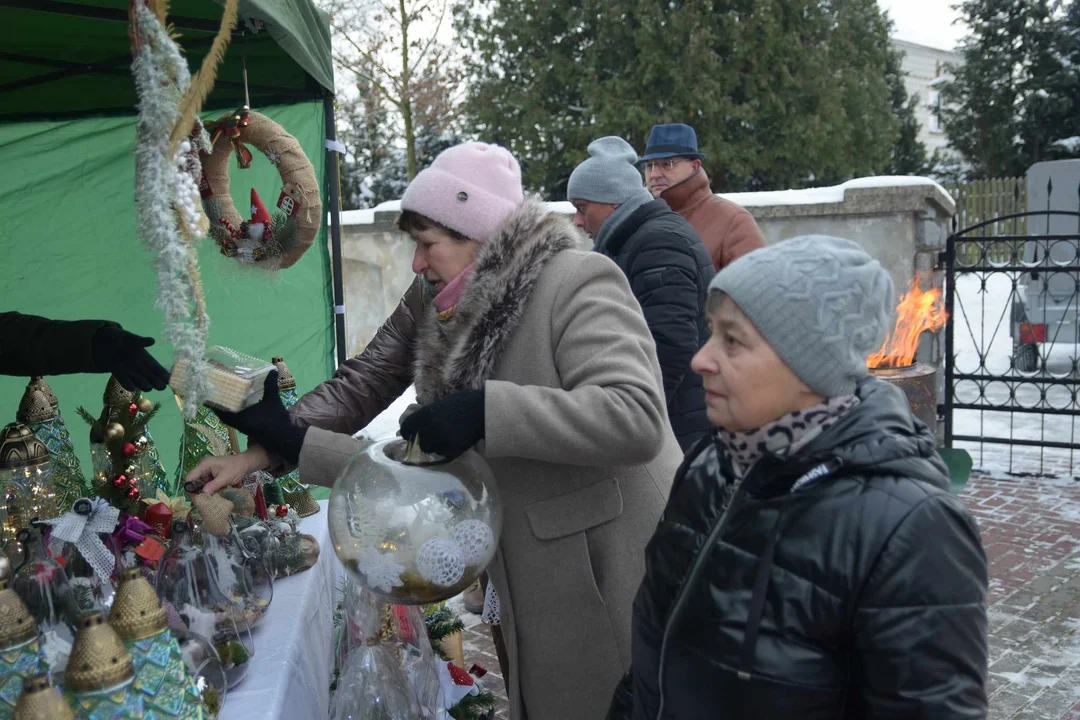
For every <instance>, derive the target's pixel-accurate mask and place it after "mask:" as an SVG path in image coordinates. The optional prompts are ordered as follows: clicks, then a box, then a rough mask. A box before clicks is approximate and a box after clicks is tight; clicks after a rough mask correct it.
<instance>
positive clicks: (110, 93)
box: [0, 0, 334, 122]
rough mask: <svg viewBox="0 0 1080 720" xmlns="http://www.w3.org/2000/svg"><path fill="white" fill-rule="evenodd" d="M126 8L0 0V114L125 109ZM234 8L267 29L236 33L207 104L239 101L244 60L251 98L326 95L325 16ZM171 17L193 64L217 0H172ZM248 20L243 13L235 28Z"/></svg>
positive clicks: (259, 5)
mask: <svg viewBox="0 0 1080 720" xmlns="http://www.w3.org/2000/svg"><path fill="white" fill-rule="evenodd" d="M127 7H128V0H78V2H72V1H71V0H68V1H66V2H57V1H56V0H4V1H3V2H0V122H2V121H3V120H4V119H6V118H26V117H45V116H48V117H52V118H55V117H58V116H73V115H83V114H88V113H96V114H104V113H113V114H115V113H124V114H126V113H130V112H132V110H133V108H134V106H135V102H136V97H135V88H134V84H133V83H132V81H131V74H130V72H129V68H130V65H131V45H130V40H129V38H128V33H127ZM240 14H241V17H242V18H244V20H246V21H252V20H257V21H261V22H262V23H264V27H265V29H264V31H263V32H259V33H251V32H250V31H247V32H245V34H244V35H243V36H242V37H241V36H239V34H238V33H236V34H234V38H233V42H232V45H231V46H230V48H229V51H228V54H227V56H226V59H225V62H224V63H223V65H222V67H221V68H220V70H219V71H218V82H217V84H216V85H215V87H214V92H213V94H212V95H211V97H210V101H209V103H208V104H207V107H229V106H240V105H242V104H243V99H244V93H243V66H244V64H245V62H246V65H247V69H248V83H249V86H250V89H251V103H252V106H253V107H260V106H266V105H269V104H272V103H277V102H291V101H296V100H309V99H312V98H316V97H322V96H324V95H332V94H333V88H334V69H333V60H332V57H331V46H330V25H329V21H328V20H327V18H326V15H325V14H324V13H322V12H321V11H319V10H317V9H315V7H314V5H312V3H311V1H310V0H241V2H240ZM168 19H169V22H171V23H172V24H173V26H174V28H175V31H176V33H177V34H178V35H179V41H180V44H181V45H182V46H183V47H184V50H185V52H186V54H187V56H188V64H189V66H190V67H191V70H192V72H194V71H196V70H197V69H198V67H199V64H200V63H201V62H202V58H203V56H204V55H205V53H206V51H207V49H208V47H209V43H210V41H211V40H212V39H213V37H214V35H215V34H216V32H217V28H218V25H219V23H220V20H221V4H220V1H219V0H218V1H215V0H173V2H172V3H171V6H170V10H169V18H168ZM248 27H250V26H249V25H248V24H247V23H246V22H243V21H242V22H241V23H239V24H238V27H237V30H238V31H239V30H241V29H246V28H248ZM88 66H91V67H92V70H93V71H92V72H87V67H88ZM42 80H48V81H47V82H42Z"/></svg>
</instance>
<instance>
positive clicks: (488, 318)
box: [297, 202, 682, 720]
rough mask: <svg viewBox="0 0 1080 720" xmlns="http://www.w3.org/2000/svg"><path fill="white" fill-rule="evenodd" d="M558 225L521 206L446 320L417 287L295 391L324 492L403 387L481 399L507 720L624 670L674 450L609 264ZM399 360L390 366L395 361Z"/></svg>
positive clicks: (563, 714)
mask: <svg viewBox="0 0 1080 720" xmlns="http://www.w3.org/2000/svg"><path fill="white" fill-rule="evenodd" d="M576 238H577V236H576V231H575V229H574V228H573V227H572V226H571V225H570V224H569V222H568V221H567V220H566V219H565V218H562V217H558V216H556V215H552V214H548V213H546V212H545V211H544V210H543V208H542V206H541V205H540V204H539V203H534V202H528V203H526V204H525V205H524V206H523V207H522V208H521V209H520V210H519V211H518V212H517V213H516V214H515V215H514V216H513V217H512V218H511V219H510V221H509V222H508V223H507V224H506V226H504V228H503V230H502V231H501V232H500V233H499V235H498V236H497V237H496V238H494V239H492V240H490V241H489V242H488V243H487V244H485V245H484V246H483V248H482V249H481V251H480V254H479V256H478V258H477V262H476V265H475V267H476V270H475V274H474V275H473V278H472V279H471V281H470V285H469V288H468V289H467V290H466V292H465V294H464V295H463V297H462V299H461V301H460V302H459V303H458V306H457V311H456V313H455V314H454V316H453V317H452V318H451V319H450V320H449V321H447V322H446V323H445V324H437V323H439V322H440V321H438V320H436V319H435V318H434V312H435V311H434V307H433V306H430V305H425V303H424V302H423V300H422V298H421V295H420V286H419V285H414V287H413V288H412V289H411V290H410V292H409V294H408V295H406V298H405V299H404V300H403V301H402V305H401V306H400V307H399V309H398V311H397V312H395V313H394V316H392V317H391V318H390V319H389V320H388V321H387V324H386V325H384V327H383V329H382V330H381V331H380V333H379V335H378V336H377V337H376V340H375V341H373V342H372V344H371V345H369V348H368V349H367V350H365V352H364V353H363V354H362V355H361V356H359V357H358V358H355V359H354V360H351V361H349V362H348V363H346V364H345V365H344V366H343V367H342V368H341V369H340V370H339V371H338V373H337V374H336V375H335V377H334V379H332V380H330V381H328V382H327V383H324V384H323V385H322V386H320V387H319V388H317V389H316V390H314V391H312V393H309V394H308V395H307V396H305V397H304V398H303V399H302V400H301V402H300V403H299V404H298V406H297V418H298V420H300V421H301V422H304V423H307V424H309V425H311V426H312V427H311V429H310V430H309V431H308V433H307V436H306V439H305V442H304V446H303V450H302V452H301V455H300V474H301V477H302V479H303V480H304V481H305V482H312V483H318V484H324V485H328V484H332V483H333V481H334V479H335V478H336V477H337V475H338V473H339V472H340V470H341V468H342V466H343V465H344V463H345V462H346V461H347V460H348V459H349V458H350V457H351V456H352V455H353V453H354V452H355V451H356V450H357V447H358V443H357V441H356V440H355V439H353V438H352V437H351V436H350V434H349V433H354V432H356V431H358V430H360V429H361V428H362V427H363V426H364V425H366V424H367V423H368V422H370V420H371V419H372V418H374V416H375V415H376V414H377V413H378V412H379V411H381V410H382V409H384V408H385V407H386V406H387V405H389V404H390V402H392V401H393V399H394V398H395V397H397V396H398V395H399V394H400V393H401V392H402V391H403V390H404V389H405V388H406V387H407V386H408V384H409V382H410V381H412V380H414V379H415V381H416V384H417V395H418V398H419V399H420V401H421V402H430V401H431V400H432V399H434V398H436V397H440V396H442V395H445V394H448V393H449V392H453V391H455V390H460V389H466V388H469V387H482V388H483V389H484V390H485V409H484V415H485V427H486V438H485V441H484V442H482V443H481V444H480V445H479V446H478V450H479V451H480V452H481V453H482V454H483V455H484V456H485V458H486V459H487V461H488V463H489V464H490V466H491V469H492V470H493V472H494V475H495V477H496V479H497V482H498V483H499V491H500V494H501V496H502V499H503V503H504V520H503V532H502V537H501V540H500V545H499V552H498V554H497V555H496V559H495V561H494V563H493V564H492V566H491V567H489V569H488V571H489V575H490V578H491V582H492V583H493V584H494V586H495V589H496V590H497V592H498V593H499V598H500V601H501V606H502V617H501V625H502V630H503V634H504V639H505V641H506V645H507V652H508V655H509V661H510V677H509V679H508V685H509V691H510V693H509V694H510V704H511V717H512V718H523V717H525V714H526V713H527V715H528V717H529V718H530V719H531V720H578V719H580V720H595V719H596V718H601V717H603V716H604V715H605V713H606V711H607V707H608V703H609V701H610V698H611V694H612V690H613V688H614V687H615V685H616V684H617V682H618V680H619V678H620V677H621V675H622V674H623V672H624V671H625V670H626V669H627V668H628V667H629V665H630V615H631V604H632V601H633V598H634V595H635V593H636V590H637V587H638V584H639V583H640V581H641V578H642V576H643V575H644V570H645V566H644V554H643V553H644V548H645V544H646V543H647V542H648V540H649V538H650V537H651V535H652V532H653V530H654V528H655V527H656V523H657V521H658V519H659V517H660V513H661V512H662V510H663V508H664V504H665V501H666V499H667V495H668V491H669V489H670V485H671V480H672V478H673V477H674V474H675V471H676V469H677V467H678V465H679V463H680V462H681V459H682V454H681V452H680V450H679V446H678V444H677V442H676V441H675V437H674V435H673V434H672V431H671V428H670V426H669V424H668V420H667V412H666V408H665V404H664V392H663V389H662V386H661V380H660V367H659V364H658V362H657V359H656V351H655V348H654V346H653V341H652V337H651V335H650V333H649V329H648V327H647V326H646V324H645V320H644V318H643V317H642V314H641V309H640V307H639V306H638V304H637V301H636V300H635V299H634V296H633V294H632V293H631V291H630V288H629V286H628V284H627V282H626V279H625V277H624V276H623V274H622V272H621V271H620V270H619V268H618V267H617V266H616V265H615V263H613V262H612V261H611V260H609V259H608V258H606V257H603V256H602V255H599V254H596V253H593V252H586V251H581V250H577V249H572V246H573V245H574V244H575V243H576ZM403 366H404V367H403Z"/></svg>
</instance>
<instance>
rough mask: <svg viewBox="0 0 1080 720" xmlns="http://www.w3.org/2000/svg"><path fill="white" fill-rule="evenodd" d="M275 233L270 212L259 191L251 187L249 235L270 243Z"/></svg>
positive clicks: (259, 240) (253, 238) (256, 239)
mask: <svg viewBox="0 0 1080 720" xmlns="http://www.w3.org/2000/svg"><path fill="white" fill-rule="evenodd" d="M272 234H273V230H272V225H271V222H270V213H268V212H267V211H266V206H265V205H263V203H262V200H261V199H259V193H257V192H255V188H251V222H249V223H248V237H249V238H251V239H252V240H255V241H256V242H260V243H268V242H270V239H271V235H272Z"/></svg>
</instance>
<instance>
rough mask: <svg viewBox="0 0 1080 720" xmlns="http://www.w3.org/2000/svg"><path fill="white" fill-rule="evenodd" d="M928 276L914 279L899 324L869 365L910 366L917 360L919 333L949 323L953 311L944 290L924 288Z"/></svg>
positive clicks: (898, 313)
mask: <svg viewBox="0 0 1080 720" xmlns="http://www.w3.org/2000/svg"><path fill="white" fill-rule="evenodd" d="M924 279H925V276H924V275H922V274H920V275H918V276H916V277H915V278H913V279H912V280H911V287H910V288H908V291H907V292H906V293H904V295H903V297H901V298H900V304H899V305H897V306H896V327H894V328H893V331H892V332H891V333H889V337H888V338H887V339H886V340H885V344H884V345H883V346H882V347H881V350H878V351H877V352H876V353H874V354H873V355H871V356H870V357H869V358H867V359H866V365H867V367H871V368H883V367H890V368H898V367H907V366H908V365H911V364H912V363H913V362H914V360H915V351H916V349H918V347H919V336H920V335H922V334H923V333H924V332H936V331H937V330H940V329H941V328H943V327H944V326H945V321H946V320H948V319H949V314H948V313H947V312H945V303H944V302H943V301H942V297H941V291H940V290H938V289H937V288H932V289H930V290H923V289H922V288H921V287H920V286H921V284H922V281H923V280H924Z"/></svg>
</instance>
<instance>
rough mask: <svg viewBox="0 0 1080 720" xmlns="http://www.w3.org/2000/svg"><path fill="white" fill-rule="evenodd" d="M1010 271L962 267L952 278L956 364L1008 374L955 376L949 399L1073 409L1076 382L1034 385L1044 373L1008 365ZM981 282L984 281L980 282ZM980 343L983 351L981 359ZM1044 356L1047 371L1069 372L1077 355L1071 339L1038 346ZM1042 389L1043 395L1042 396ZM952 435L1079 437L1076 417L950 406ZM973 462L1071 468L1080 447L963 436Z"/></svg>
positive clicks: (988, 468)
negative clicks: (987, 379) (976, 378)
mask: <svg viewBox="0 0 1080 720" xmlns="http://www.w3.org/2000/svg"><path fill="white" fill-rule="evenodd" d="M1014 276H1015V274H1014V273H1006V272H1002V273H990V274H986V275H983V274H964V275H960V276H959V277H958V278H957V281H956V300H955V303H954V308H953V328H954V345H955V347H954V350H955V353H956V363H955V366H954V367H955V371H956V372H957V373H965V374H981V375H1003V376H1009V382H1004V381H999V380H994V381H990V382H982V383H981V387H980V383H979V382H976V381H974V380H961V381H957V382H956V384H955V402H957V403H960V404H968V403H984V404H994V405H1018V406H1020V407H1021V408H1028V409H1037V408H1052V409H1073V410H1075V409H1077V408H1078V407H1080V406H1078V404H1077V401H1076V397H1075V393H1076V389H1077V388H1076V385H1075V384H1068V385H1040V384H1037V383H1036V382H1032V380H1038V379H1039V378H1040V377H1047V376H1044V375H1042V372H1041V371H1039V372H1036V373H1019V372H1017V371H1014V370H1011V369H1010V368H1011V358H1012V338H1011V337H1010V330H1009V325H1010V322H1011V314H1010V310H1011V305H1012V297H1013V292H1014V291H1013V279H1014ZM984 283H985V284H984ZM980 349H981V350H982V352H983V353H984V354H985V357H984V359H983V361H982V362H980V357H979V356H980ZM1040 352H1041V353H1042V354H1043V356H1044V357H1046V359H1047V373H1048V376H1049V377H1051V378H1059V379H1060V378H1069V377H1072V378H1075V377H1076V376H1075V375H1074V374H1073V367H1074V362H1075V359H1076V358H1080V347H1078V346H1077V345H1076V344H1075V343H1070V344H1068V345H1065V346H1061V345H1054V346H1053V347H1050V346H1049V344H1048V345H1043V346H1040ZM1043 393H1045V396H1044V395H1043ZM953 423H954V424H953V434H954V435H968V436H978V437H982V438H984V439H988V438H1010V437H1011V438H1015V439H1024V440H1032V441H1040V442H1045V441H1050V442H1063V443H1077V444H1080V426H1078V423H1077V418H1075V417H1069V416H1067V415H1047V414H1041V413H1039V414H1033V413H1024V412H1008V411H992V410H954V411H953ZM955 446H956V447H960V448H963V449H965V450H968V452H970V453H971V455H972V458H973V459H974V461H975V467H976V468H980V469H982V470H983V471H985V472H988V473H992V474H1001V473H1004V472H1016V473H1033V474H1043V473H1042V472H1040V465H1042V466H1043V470H1044V471H1045V473H1051V474H1061V475H1072V474H1074V468H1076V467H1077V465H1080V454H1078V453H1076V452H1074V451H1069V450H1060V449H1054V448H1042V447H1024V446H1008V445H1001V444H993V443H987V442H982V443H976V442H961V441H957V442H956V443H955Z"/></svg>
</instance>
